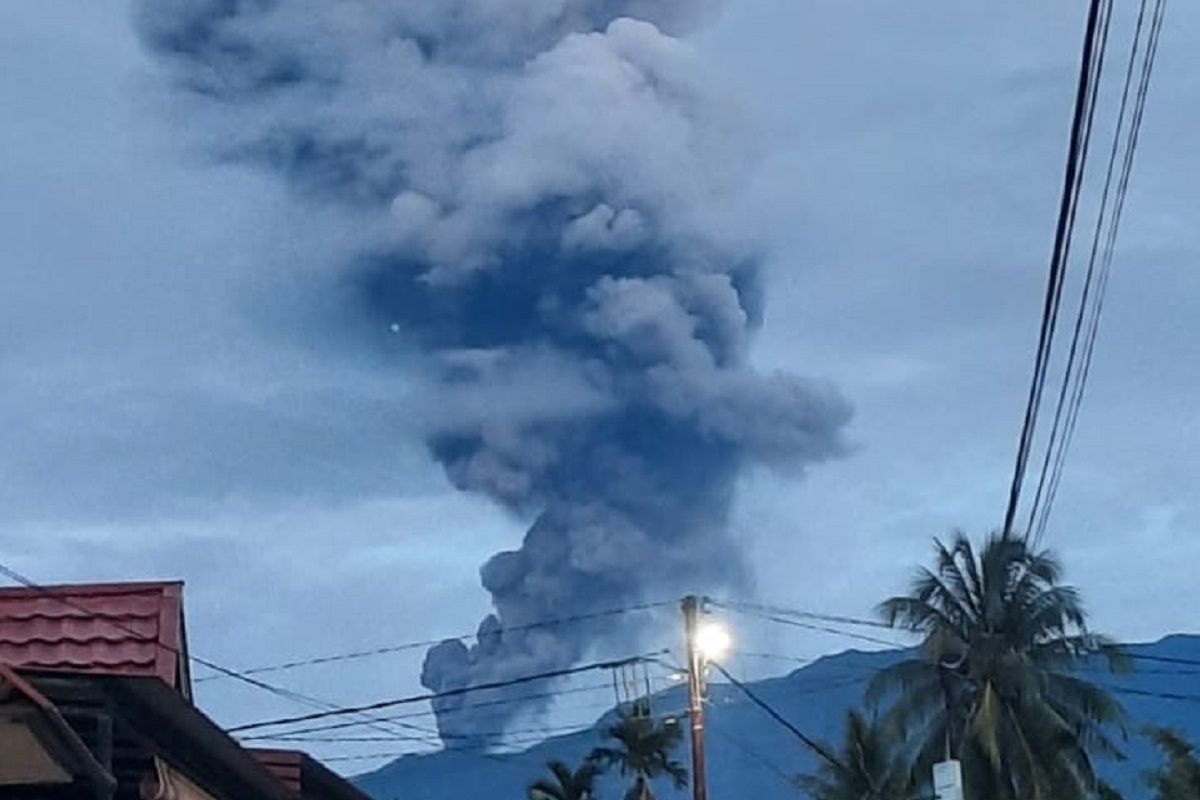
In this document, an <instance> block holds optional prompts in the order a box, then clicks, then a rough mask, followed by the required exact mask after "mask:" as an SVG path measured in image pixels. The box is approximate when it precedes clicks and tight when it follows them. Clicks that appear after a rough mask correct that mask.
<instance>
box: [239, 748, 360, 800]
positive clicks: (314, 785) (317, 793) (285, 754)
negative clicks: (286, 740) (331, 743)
mask: <svg viewBox="0 0 1200 800" xmlns="http://www.w3.org/2000/svg"><path fill="white" fill-rule="evenodd" d="M250 754H251V755H252V756H254V757H255V758H256V759H258V762H259V763H260V764H262V765H263V766H264V767H266V768H267V771H268V772H270V773H271V774H272V775H274V776H275V778H276V779H277V780H278V781H279V782H280V783H282V784H283V785H284V786H286V787H287V788H288V791H289V792H290V794H291V795H292V798H293V800H296V798H299V800H370V798H369V797H368V796H367V795H366V794H364V793H363V792H362V791H360V790H359V789H358V788H357V787H356V786H355V785H354V784H352V783H350V781H348V780H346V779H345V778H343V777H341V776H340V775H338V774H337V773H335V772H333V771H332V770H330V769H329V768H328V767H326V766H325V765H324V764H322V763H321V762H319V761H317V760H316V759H315V758H313V757H312V756H310V755H308V754H307V753H302V752H300V751H298V750H267V749H261V748H252V749H250Z"/></svg>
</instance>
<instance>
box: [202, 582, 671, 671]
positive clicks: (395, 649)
mask: <svg viewBox="0 0 1200 800" xmlns="http://www.w3.org/2000/svg"><path fill="white" fill-rule="evenodd" d="M669 604H670V603H668V602H667V601H656V602H647V603H637V604H634V605H628V606H622V607H619V608H610V609H604V610H602V611H594V612H589V613H586V614H576V615H573V616H569V617H556V618H553V619H546V620H539V621H537V622H530V623H527V624H524V625H512V626H509V627H504V628H497V629H495V630H492V631H489V632H488V633H487V634H485V635H486V636H503V635H504V634H506V633H518V632H521V631H529V630H536V629H539V628H548V627H554V626H558V625H571V624H576V623H579V622H586V621H588V620H594V619H602V618H606V617H613V616H617V615H619V614H628V613H633V612H637V611H649V610H652V609H657V608H662V607H664V606H666V605H669ZM477 638H479V633H478V632H475V633H465V634H456V635H448V636H442V637H439V638H436V639H423V640H418V641H410V642H401V643H399V644H393V645H385V646H383V647H377V648H373V649H367V650H355V651H351V652H348V653H336V654H333V655H327V656H315V657H313V658H305V659H299V660H295V661H284V662H281V663H277V664H267V665H263V666H258V667H252V668H250V669H245V670H241V673H242V674H243V675H258V674H261V673H264V672H280V671H284V670H292V669H298V668H301V667H308V666H317V665H322V664H332V663H336V662H340V661H352V660H355V659H361V658H370V657H372V656H379V655H388V654H391V653H399V652H403V651H405V650H415V649H418V648H422V647H432V646H433V645H437V644H440V643H442V642H444V641H447V640H452V639H459V640H461V639H477ZM218 677H220V676H206V677H204V678H198V679H196V682H197V683H201V682H204V681H208V680H214V679H216V678H218Z"/></svg>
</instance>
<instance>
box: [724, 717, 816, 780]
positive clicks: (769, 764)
mask: <svg viewBox="0 0 1200 800" xmlns="http://www.w3.org/2000/svg"><path fill="white" fill-rule="evenodd" d="M708 730H709V731H711V732H712V733H715V734H716V735H717V736H718V737H720V738H721V739H724V740H725V741H727V742H729V743H730V744H731V745H733V746H734V747H735V748H736V749H738V750H740V751H741V752H742V753H744V754H745V755H746V756H748V757H749V758H751V759H752V760H754V761H755V762H757V763H758V764H760V765H761V766H762V767H763V768H764V769H766V770H767V771H768V772H771V773H773V774H775V775H777V776H779V778H780V780H782V781H783V782H784V783H786V784H787V786H788V788H789V789H792V790H793V791H795V790H796V789H797V786H796V782H795V780H794V779H793V777H792V776H791V775H788V774H787V773H786V772H784V771H783V769H782V768H780V767H779V766H778V765H776V764H775V762H773V761H771V760H770V759H768V758H767V757H765V756H763V755H761V754H760V753H758V752H756V751H755V750H754V748H752V747H749V746H748V745H745V744H743V743H742V742H741V741H739V740H738V739H737V737H735V736H733V735H732V734H729V733H726V732H725V731H723V730H721V729H720V728H718V727H716V726H714V725H710V726H709V728H708Z"/></svg>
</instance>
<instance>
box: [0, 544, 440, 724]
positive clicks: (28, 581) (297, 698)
mask: <svg viewBox="0 0 1200 800" xmlns="http://www.w3.org/2000/svg"><path fill="white" fill-rule="evenodd" d="M0 573H3V574H4V575H6V576H8V577H9V578H10V579H12V580H14V581H16V582H17V583H19V584H21V585H22V586H24V587H25V588H27V589H29V590H31V591H34V592H36V593H38V594H39V595H41V596H42V597H44V598H47V599H50V600H54V601H55V602H57V603H59V604H61V605H63V606H64V607H66V608H71V609H74V610H75V611H79V612H82V613H84V614H87V615H89V616H90V617H93V618H96V619H99V620H102V621H103V622H105V623H107V624H108V625H110V626H112V627H113V628H115V629H116V630H119V631H121V632H122V633H125V634H128V635H130V636H132V637H134V640H135V641H139V642H146V643H150V644H153V645H154V646H156V647H158V648H161V649H162V650H165V651H166V652H168V653H170V654H172V655H174V656H176V657H182V658H186V659H187V660H188V661H189V662H190V663H193V664H199V665H200V666H202V667H206V668H207V669H210V670H213V671H215V672H218V673H220V674H222V675H225V676H227V677H230V678H234V679H236V680H238V681H241V682H243V683H245V684H247V685H248V686H253V687H254V688H256V689H260V690H262V691H265V692H268V693H270V694H272V695H274V696H276V697H281V698H283V699H285V700H290V701H291V702H293V703H297V704H299V705H302V706H306V707H308V708H320V709H333V708H337V706H336V705H335V704H334V703H330V702H328V701H325V700H322V699H320V698H317V697H312V696H310V695H306V694H302V693H300V692H296V691H292V690H291V689H285V688H283V687H280V686H275V685H273V684H270V683H267V682H265V681H262V680H259V679H258V678H252V677H250V676H248V675H245V674H243V673H240V672H238V671H237V670H234V669H230V668H229V667H225V666H222V665H220V664H217V663H216V662H214V661H210V660H208V659H205V658H201V657H200V656H196V655H192V654H191V653H185V652H183V651H181V650H180V649H179V648H177V647H174V646H172V645H169V644H167V643H166V642H163V641H161V640H160V639H159V638H158V637H157V636H153V637H151V636H147V635H145V634H143V633H142V632H141V631H138V630H136V629H134V628H132V627H130V626H128V625H125V624H124V623H122V622H121V621H120V620H116V619H113V618H112V617H111V616H107V615H105V614H102V613H98V612H96V611H95V610H94V609H90V608H88V607H87V606H85V605H82V604H80V603H76V602H74V601H73V600H71V599H70V598H68V597H64V596H63V595H62V594H60V593H57V592H53V591H51V590H50V589H48V588H46V587H45V586H43V585H42V584H39V583H38V582H36V581H34V580H33V579H32V578H30V577H28V576H26V575H23V574H22V573H20V572H18V571H17V570H15V569H13V568H12V567H10V566H8V565H6V564H4V563H0ZM359 716H362V717H363V722H362V723H361V724H363V725H369V726H371V727H373V728H375V729H377V730H388V727H387V726H385V725H383V724H381V723H380V722H379V720H376V719H374V718H372V717H370V716H369V715H365V714H360V715H359ZM395 725H396V726H397V727H400V728H404V729H408V730H412V731H417V732H419V733H421V734H423V735H424V736H425V737H426V739H427V740H428V739H429V737H435V738H436V737H437V735H438V734H437V731H435V730H432V729H429V728H425V727H422V726H420V725H414V724H412V723H405V722H397V723H395Z"/></svg>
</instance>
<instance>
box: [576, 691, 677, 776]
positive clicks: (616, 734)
mask: <svg viewBox="0 0 1200 800" xmlns="http://www.w3.org/2000/svg"><path fill="white" fill-rule="evenodd" d="M603 736H604V738H605V739H607V740H610V741H611V742H612V744H611V745H602V746H600V747H597V748H596V749H595V750H593V751H592V754H591V756H589V760H591V761H593V762H595V763H597V764H600V765H603V766H605V767H613V766H615V767H617V768H618V769H619V770H620V772H621V774H622V775H624V776H627V777H632V778H633V784H632V785H631V786H630V788H629V791H627V792H626V793H625V800H654V792H653V791H652V790H651V788H650V785H651V782H652V781H654V780H656V779H657V778H660V777H666V778H669V779H670V780H671V783H672V784H673V785H674V786H675V788H676V789H682V788H684V787H685V786H687V783H688V771H687V769H686V768H685V767H684V766H683V764H681V763H680V762H679V761H676V760H675V759H674V758H672V755H671V754H672V752H674V750H675V748H677V747H678V746H679V743H680V741H681V740H682V738H683V732H682V731H681V730H680V727H679V723H678V721H676V720H674V719H666V720H663V721H662V722H658V721H656V720H655V719H654V717H653V716H652V715H651V714H650V710H649V708H647V707H646V706H644V705H643V704H640V703H639V704H635V705H634V707H633V708H632V709H631V710H629V711H622V712H621V713H620V715H619V716H618V717H617V721H616V722H614V723H613V724H612V725H609V726H608V727H606V728H605V729H604V732H603Z"/></svg>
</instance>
